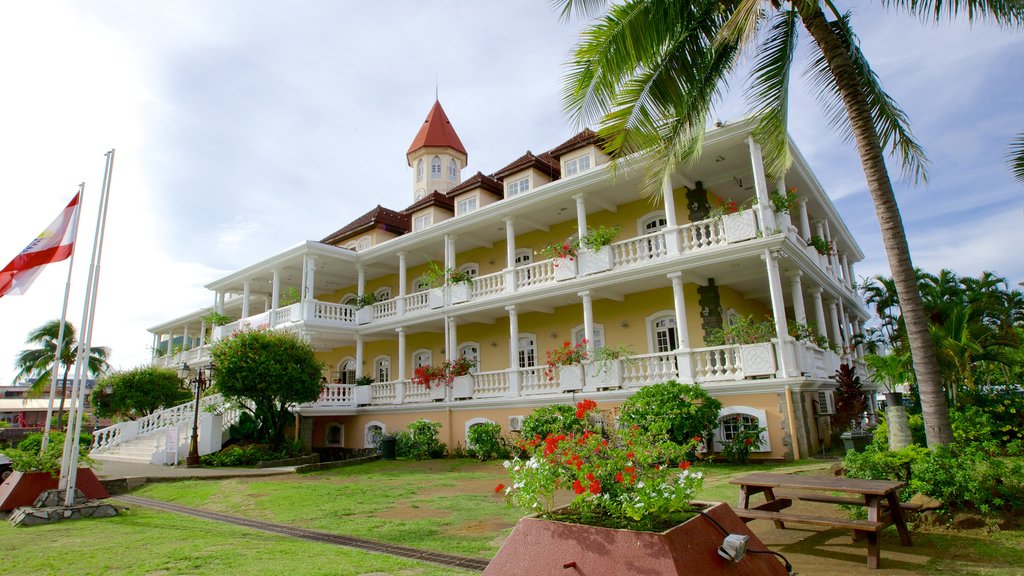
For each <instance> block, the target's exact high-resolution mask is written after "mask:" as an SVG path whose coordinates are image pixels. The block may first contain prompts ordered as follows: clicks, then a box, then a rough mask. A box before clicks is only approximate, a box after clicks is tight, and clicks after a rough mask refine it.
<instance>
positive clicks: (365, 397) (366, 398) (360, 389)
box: [352, 386, 373, 406]
mask: <svg viewBox="0 0 1024 576" xmlns="http://www.w3.org/2000/svg"><path fill="white" fill-rule="evenodd" d="M352 390H353V392H352V394H353V396H355V401H356V406H367V405H369V404H370V403H372V402H373V386H356V387H355V388H353V389H352Z"/></svg>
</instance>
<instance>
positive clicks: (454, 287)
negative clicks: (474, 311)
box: [448, 282, 469, 304]
mask: <svg viewBox="0 0 1024 576" xmlns="http://www.w3.org/2000/svg"><path fill="white" fill-rule="evenodd" d="M448 288H449V290H451V293H452V304H462V303H463V302H467V301H469V284H466V283H465V282H459V283H458V284H449V285H448Z"/></svg>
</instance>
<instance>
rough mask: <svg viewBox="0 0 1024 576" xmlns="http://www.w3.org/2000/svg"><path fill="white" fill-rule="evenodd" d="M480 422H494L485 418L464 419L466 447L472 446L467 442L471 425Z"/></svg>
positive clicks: (476, 424) (473, 425) (479, 423)
mask: <svg viewBox="0 0 1024 576" xmlns="http://www.w3.org/2000/svg"><path fill="white" fill-rule="evenodd" d="M481 424H494V421H493V420H488V419H487V418H470V419H469V420H468V421H466V448H472V447H473V445H472V444H470V442H469V431H470V430H471V429H472V428H473V427H475V426H479V425H481Z"/></svg>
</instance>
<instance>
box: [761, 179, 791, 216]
mask: <svg viewBox="0 0 1024 576" xmlns="http://www.w3.org/2000/svg"><path fill="white" fill-rule="evenodd" d="M768 199H769V200H771V201H772V206H773V207H774V208H775V211H776V212H781V213H783V214H789V212H790V210H792V209H793V206H795V205H796V200H797V195H796V186H792V187H790V188H789V189H788V190H786V193H785V194H782V193H780V192H772V193H771V194H769V195H768Z"/></svg>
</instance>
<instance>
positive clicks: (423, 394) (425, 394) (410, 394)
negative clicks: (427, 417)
mask: <svg viewBox="0 0 1024 576" xmlns="http://www.w3.org/2000/svg"><path fill="white" fill-rule="evenodd" d="M405 401H406V403H420V402H430V388H427V387H426V386H424V385H423V384H414V383H412V382H409V383H408V384H406V385H405Z"/></svg>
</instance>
